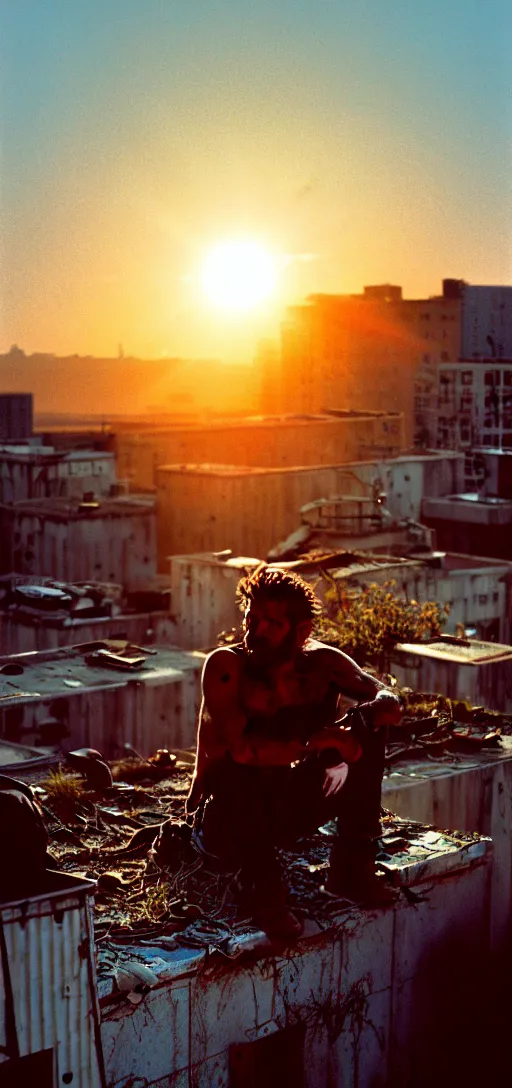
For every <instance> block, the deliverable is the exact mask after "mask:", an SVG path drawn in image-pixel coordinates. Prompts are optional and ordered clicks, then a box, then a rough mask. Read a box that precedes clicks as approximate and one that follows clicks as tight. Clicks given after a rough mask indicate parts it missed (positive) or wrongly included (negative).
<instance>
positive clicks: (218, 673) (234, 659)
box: [203, 646, 244, 683]
mask: <svg viewBox="0 0 512 1088" xmlns="http://www.w3.org/2000/svg"><path fill="white" fill-rule="evenodd" d="M243 659H244V655H243V654H238V653H236V651H235V650H230V649H229V647H228V646H219V648H218V649H217V650H212V652H211V653H210V654H208V657H207V658H206V661H205V663H204V667H203V679H205V678H207V679H209V680H220V681H221V682H223V683H229V681H230V680H231V681H232V680H234V679H237V678H238V677H239V676H241V674H242V667H243Z"/></svg>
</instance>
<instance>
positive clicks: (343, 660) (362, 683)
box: [325, 646, 402, 729]
mask: <svg viewBox="0 0 512 1088" xmlns="http://www.w3.org/2000/svg"><path fill="white" fill-rule="evenodd" d="M325 652H326V654H328V655H329V658H328V668H329V673H330V675H331V677H332V681H333V683H335V684H336V685H337V687H338V688H339V690H340V692H341V694H342V695H345V696H346V698H347V699H351V700H353V702H354V703H358V704H359V706H360V709H361V710H362V711H363V712H364V718H365V720H366V721H367V722H368V724H369V725H370V726H371V727H373V728H374V729H378V728H379V727H380V726H383V725H400V722H401V719H402V711H401V707H400V700H399V698H398V696H397V695H395V694H394V692H392V691H391V689H390V688H388V687H386V685H385V684H383V683H382V681H381V680H377V679H376V677H375V676H370V673H368V672H365V671H364V670H363V669H361V668H360V667H359V665H357V664H356V662H355V661H353V660H352V658H351V657H349V656H348V654H344V653H343V652H342V650H337V649H335V647H333V646H329V647H328V648H326V651H325Z"/></svg>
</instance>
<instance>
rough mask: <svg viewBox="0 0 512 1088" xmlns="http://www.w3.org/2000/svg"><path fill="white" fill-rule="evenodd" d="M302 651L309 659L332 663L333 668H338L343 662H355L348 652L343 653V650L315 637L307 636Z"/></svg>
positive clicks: (327, 663)
mask: <svg viewBox="0 0 512 1088" xmlns="http://www.w3.org/2000/svg"><path fill="white" fill-rule="evenodd" d="M303 652H304V653H305V654H306V655H307V657H309V658H311V660H314V661H318V662H322V663H323V664H325V665H332V667H333V668H339V667H340V665H342V664H343V662H347V663H349V664H352V665H353V664H355V662H354V661H353V659H352V658H351V657H349V656H348V654H344V653H343V650H338V649H337V647H336V646H328V645H327V643H326V642H319V641H318V639H316V638H308V641H307V642H306V643H305V646H304V650H303Z"/></svg>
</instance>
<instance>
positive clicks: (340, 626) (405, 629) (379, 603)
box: [316, 579, 450, 672]
mask: <svg viewBox="0 0 512 1088" xmlns="http://www.w3.org/2000/svg"><path fill="white" fill-rule="evenodd" d="M330 583H331V584H330V587H329V588H328V589H327V590H326V593H325V602H326V604H325V610H324V614H323V615H322V616H321V617H320V618H319V620H318V622H317V625H316V636H317V638H319V639H321V641H322V642H326V643H328V644H329V645H330V646H337V647H338V649H340V650H343V651H344V652H345V653H347V654H349V655H350V657H353V658H354V660H355V661H357V662H358V664H360V665H374V666H375V667H376V668H377V669H378V670H379V671H380V672H385V671H387V669H388V668H389V655H390V653H391V651H392V649H393V647H394V646H396V644H397V643H398V642H421V641H424V640H425V639H427V638H435V637H436V636H437V635H440V634H441V632H442V628H443V626H444V624H445V623H446V620H447V617H448V615H449V611H450V606H449V605H448V604H445V605H439V604H437V602H436V601H426V602H424V603H423V604H420V603H419V602H418V601H415V600H408V599H406V598H405V597H403V596H400V595H399V593H397V592H396V582H395V581H389V582H384V583H383V584H382V585H377V584H375V583H372V585H368V586H364V587H361V588H359V587H357V588H356V587H347V586H344V585H342V584H340V583H339V582H336V581H334V579H332V580H330Z"/></svg>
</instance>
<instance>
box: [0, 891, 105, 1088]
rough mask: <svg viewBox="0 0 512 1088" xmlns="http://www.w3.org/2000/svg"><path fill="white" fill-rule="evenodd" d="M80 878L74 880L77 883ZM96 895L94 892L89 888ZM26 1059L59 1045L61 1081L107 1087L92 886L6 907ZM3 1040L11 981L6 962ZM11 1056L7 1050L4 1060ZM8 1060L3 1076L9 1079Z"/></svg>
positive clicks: (79, 1087) (0, 990) (0, 1017)
mask: <svg viewBox="0 0 512 1088" xmlns="http://www.w3.org/2000/svg"><path fill="white" fill-rule="evenodd" d="M69 883H70V884H72V883H73V878H71V879H70V880H69ZM89 894H90V893H89ZM0 918H1V921H2V925H3V929H4V934H5V943H6V948H7V958H8V964H9V973H10V978H11V985H12V991H13V998H14V1012H15V1020H16V1029H17V1035H18V1045H19V1052H20V1056H21V1057H23V1056H25V1055H28V1054H35V1053H37V1052H38V1051H40V1050H45V1049H50V1048H55V1049H56V1058H57V1081H56V1083H58V1084H62V1083H63V1080H62V1078H63V1076H64V1075H65V1074H68V1073H69V1074H72V1084H73V1088H75V1086H76V1088H102V1085H103V1080H102V1072H101V1070H102V1058H101V1053H99V1052H98V1051H99V1048H98V1041H99V1040H98V1035H97V1032H96V1031H95V1023H96V1025H97V1024H98V1023H99V1016H98V1005H97V995H96V985H95V972H94V964H93V956H94V946H93V941H92V937H91V935H92V927H91V915H90V907H89V903H88V899H87V894H86V892H85V891H84V890H80V891H70V892H68V893H67V894H66V893H64V892H61V893H60V894H58V895H57V894H55V893H54V894H52V895H51V896H48V897H46V898H43V897H41V898H39V899H33V900H30V899H29V900H27V901H26V902H24V903H22V904H20V905H18V906H16V905H13V906H9V905H6V906H2V907H0ZM0 978H1V982H0V1039H1V1044H0V1046H1V1047H4V1048H5V1045H6V1038H5V1027H4V1025H5V981H4V978H3V973H2V969H1V966H0ZM5 1060H6V1057H5V1055H4V1053H2V1052H1V1051H0V1063H2V1062H3V1061H5ZM1 1068H2V1066H1V1064H0V1079H1V1075H2V1074H1Z"/></svg>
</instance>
